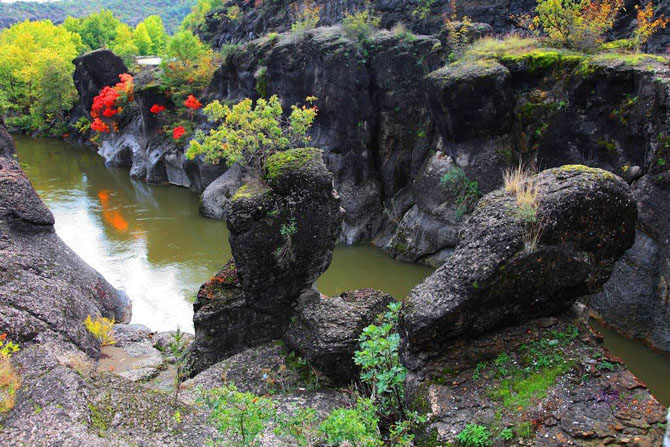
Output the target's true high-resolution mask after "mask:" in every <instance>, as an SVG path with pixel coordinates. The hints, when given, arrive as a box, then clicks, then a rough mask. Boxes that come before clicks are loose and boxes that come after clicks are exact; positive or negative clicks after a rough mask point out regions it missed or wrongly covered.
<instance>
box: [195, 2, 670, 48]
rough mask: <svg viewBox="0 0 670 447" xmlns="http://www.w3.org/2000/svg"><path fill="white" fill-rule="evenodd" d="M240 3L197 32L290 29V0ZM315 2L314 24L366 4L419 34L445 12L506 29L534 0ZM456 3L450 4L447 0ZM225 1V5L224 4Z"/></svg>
mask: <svg viewBox="0 0 670 447" xmlns="http://www.w3.org/2000/svg"><path fill="white" fill-rule="evenodd" d="M234 3H235V4H236V6H237V7H239V8H240V13H239V14H237V15H235V17H230V16H229V15H228V14H226V12H227V11H226V9H225V8H223V9H214V10H212V11H210V12H209V13H208V15H207V18H206V21H205V23H204V25H202V26H201V27H200V29H199V31H198V32H199V34H200V36H201V38H203V39H204V40H206V41H209V42H210V43H211V44H212V45H213V46H214V47H215V48H219V47H222V46H223V45H225V44H231V43H240V42H244V41H247V40H252V39H256V38H259V37H261V36H264V35H266V34H267V33H270V32H285V31H289V30H290V29H291V23H292V22H293V21H294V15H295V14H293V11H292V7H293V5H294V4H295V3H294V2H293V1H291V0H282V1H272V2H270V1H263V2H246V1H244V0H237V1H235V2H234ZM624 3H625V4H624V6H625V8H624V9H623V10H622V12H621V14H620V16H619V17H618V18H617V21H616V23H615V27H614V32H613V33H612V34H613V37H614V38H622V37H628V36H630V34H631V32H632V31H633V30H634V28H635V26H634V25H635V5H639V4H640V3H641V2H639V1H635V0H632V1H630V0H629V1H626V2H624ZM654 3H659V5H657V6H656V7H655V10H658V12H659V13H660V14H663V15H665V16H667V15H668V6H667V5H666V4H664V3H662V2H654ZM314 4H315V5H316V6H318V7H320V8H321V9H320V11H319V17H320V20H319V26H330V25H335V24H337V23H340V22H341V21H342V19H343V18H344V15H345V14H346V13H352V12H357V11H361V10H364V9H365V8H370V11H371V12H372V14H374V15H375V16H377V17H379V18H380V20H381V25H382V27H384V28H386V29H391V28H392V27H393V26H394V25H396V24H398V23H402V24H404V25H406V26H407V27H408V28H409V29H411V30H412V31H414V32H416V33H419V34H439V33H440V32H442V30H443V28H444V20H445V18H446V17H452V16H456V17H469V18H470V19H471V20H472V21H474V22H481V23H485V24H487V25H488V26H490V27H491V28H492V29H493V30H494V31H495V32H496V33H506V32H510V31H513V30H515V29H517V28H516V27H517V23H516V21H515V19H514V17H515V16H519V15H522V14H528V13H531V12H533V10H534V9H535V7H536V6H537V4H536V3H535V2H533V1H527V0H512V1H510V2H490V1H489V2H474V1H464V2H459V3H453V2H452V1H450V0H434V1H433V0H418V1H399V0H372V1H365V0H347V1H338V0H316V1H315V2H314ZM453 5H456V10H453V8H452V6H453ZM228 6H229V5H226V7H228ZM669 34H670V33H668V32H667V31H665V30H662V31H660V32H659V33H657V34H656V35H654V36H652V39H651V40H650V42H649V43H648V44H647V46H646V47H647V51H650V50H651V51H657V52H658V51H663V49H664V48H665V47H666V46H667V42H668V35H669Z"/></svg>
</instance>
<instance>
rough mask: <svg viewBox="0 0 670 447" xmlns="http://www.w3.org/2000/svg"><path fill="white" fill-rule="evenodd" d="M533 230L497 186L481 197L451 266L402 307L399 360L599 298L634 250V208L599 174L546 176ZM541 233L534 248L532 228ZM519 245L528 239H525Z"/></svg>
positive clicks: (572, 171)
mask: <svg viewBox="0 0 670 447" xmlns="http://www.w3.org/2000/svg"><path fill="white" fill-rule="evenodd" d="M534 181H535V182H536V184H537V188H538V196H537V197H538V198H537V200H538V209H537V216H536V218H537V222H539V224H538V226H535V227H533V226H532V225H530V224H529V223H527V222H526V221H525V220H524V219H523V218H521V217H520V215H519V211H518V205H517V203H516V197H515V196H514V195H513V194H511V193H508V192H506V191H505V190H504V189H501V190H498V191H495V192H493V193H490V194H488V195H487V196H485V197H484V198H482V199H481V200H480V202H479V204H478V205H477V208H476V209H475V211H474V212H473V214H472V215H471V216H470V218H469V219H468V221H467V222H466V224H465V226H464V228H463V231H462V235H461V238H460V242H459V245H458V246H457V247H456V251H455V252H454V254H453V255H452V256H451V257H450V258H449V259H448V261H447V262H446V263H445V264H444V265H443V266H442V267H440V268H439V269H437V270H436V271H435V273H433V274H432V275H431V276H429V277H428V278H427V279H426V280H424V281H423V282H422V283H421V284H419V285H418V286H417V287H415V288H414V289H413V290H412V291H411V292H410V293H409V295H408V296H407V298H406V299H405V301H404V302H403V309H402V312H401V318H400V329H401V330H400V333H401V338H402V339H403V343H404V346H405V349H406V355H405V361H407V362H408V363H410V364H413V362H415V361H417V359H416V354H417V353H420V352H432V351H434V350H435V349H436V348H435V347H436V345H439V344H441V343H444V342H447V341H448V340H450V339H453V338H456V337H458V336H461V335H464V334H469V335H473V336H474V335H478V334H481V333H483V332H486V331H488V330H491V329H494V328H497V327H501V326H506V325H512V324H517V323H519V322H522V321H524V320H527V319H530V318H536V317H541V316H547V315H552V314H554V313H556V312H558V311H560V310H561V309H564V308H567V307H569V306H570V305H571V304H572V303H573V302H574V301H575V300H576V299H577V298H579V297H580V296H583V295H585V294H588V293H589V292H590V291H597V290H599V288H600V287H602V285H603V284H604V283H605V282H606V281H607V279H608V278H609V275H610V273H611V271H612V268H613V265H614V263H615V262H616V261H617V260H618V258H619V257H620V256H621V255H622V254H623V253H624V252H625V251H626V250H627V249H628V248H630V247H631V246H632V244H633V241H634V237H635V231H634V226H635V221H636V219H637V208H636V206H635V202H634V201H633V198H632V196H631V193H630V190H629V187H628V185H627V184H626V183H625V182H624V181H623V180H622V179H621V178H619V177H617V176H615V175H613V174H611V173H609V172H607V171H603V170H600V169H593V168H586V167H584V166H565V167H562V168H554V169H549V170H546V171H543V172H542V173H540V174H538V175H537V177H535V180H534ZM533 228H540V229H541V231H540V233H539V238H538V242H537V244H536V245H535V246H533V245H527V244H525V243H524V240H526V241H527V240H528V239H527V237H528V236H529V234H531V233H529V231H531V229H533ZM524 238H526V239H524Z"/></svg>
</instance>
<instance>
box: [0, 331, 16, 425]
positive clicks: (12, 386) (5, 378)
mask: <svg viewBox="0 0 670 447" xmlns="http://www.w3.org/2000/svg"><path fill="white" fill-rule="evenodd" d="M18 351H19V345H17V344H16V343H14V342H12V341H11V340H8V339H7V334H4V333H3V334H0V414H2V413H6V412H7V411H9V410H11V409H12V408H14V402H15V396H16V391H17V390H18V389H19V387H20V386H21V379H20V377H19V375H18V373H17V371H16V370H15V369H14V366H13V365H12V362H11V357H12V355H14V354H15V353H17V352H18Z"/></svg>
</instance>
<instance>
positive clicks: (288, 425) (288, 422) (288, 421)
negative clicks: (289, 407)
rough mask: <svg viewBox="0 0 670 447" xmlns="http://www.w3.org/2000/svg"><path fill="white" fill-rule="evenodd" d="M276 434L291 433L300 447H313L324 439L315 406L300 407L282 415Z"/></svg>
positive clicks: (278, 421)
mask: <svg viewBox="0 0 670 447" xmlns="http://www.w3.org/2000/svg"><path fill="white" fill-rule="evenodd" d="M275 434H278V435H290V436H292V437H293V438H294V439H295V440H296V441H297V443H298V445H299V446H300V447H311V446H314V445H317V443H318V442H319V441H321V440H322V436H321V433H320V432H319V420H318V418H317V414H316V410H314V409H313V408H300V409H298V410H297V411H296V412H295V413H294V414H292V415H289V416H280V417H279V418H278V420H277V428H276V429H275Z"/></svg>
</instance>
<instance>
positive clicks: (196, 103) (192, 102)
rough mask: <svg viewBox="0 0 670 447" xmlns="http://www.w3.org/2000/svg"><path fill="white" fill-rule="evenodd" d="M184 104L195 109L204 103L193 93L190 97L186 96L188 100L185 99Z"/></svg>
mask: <svg viewBox="0 0 670 447" xmlns="http://www.w3.org/2000/svg"><path fill="white" fill-rule="evenodd" d="M184 105H185V106H186V107H188V108H189V109H193V110H195V109H199V108H200V107H202V103H201V102H200V101H198V100H197V98H196V97H195V96H193V95H188V98H186V101H184Z"/></svg>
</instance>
